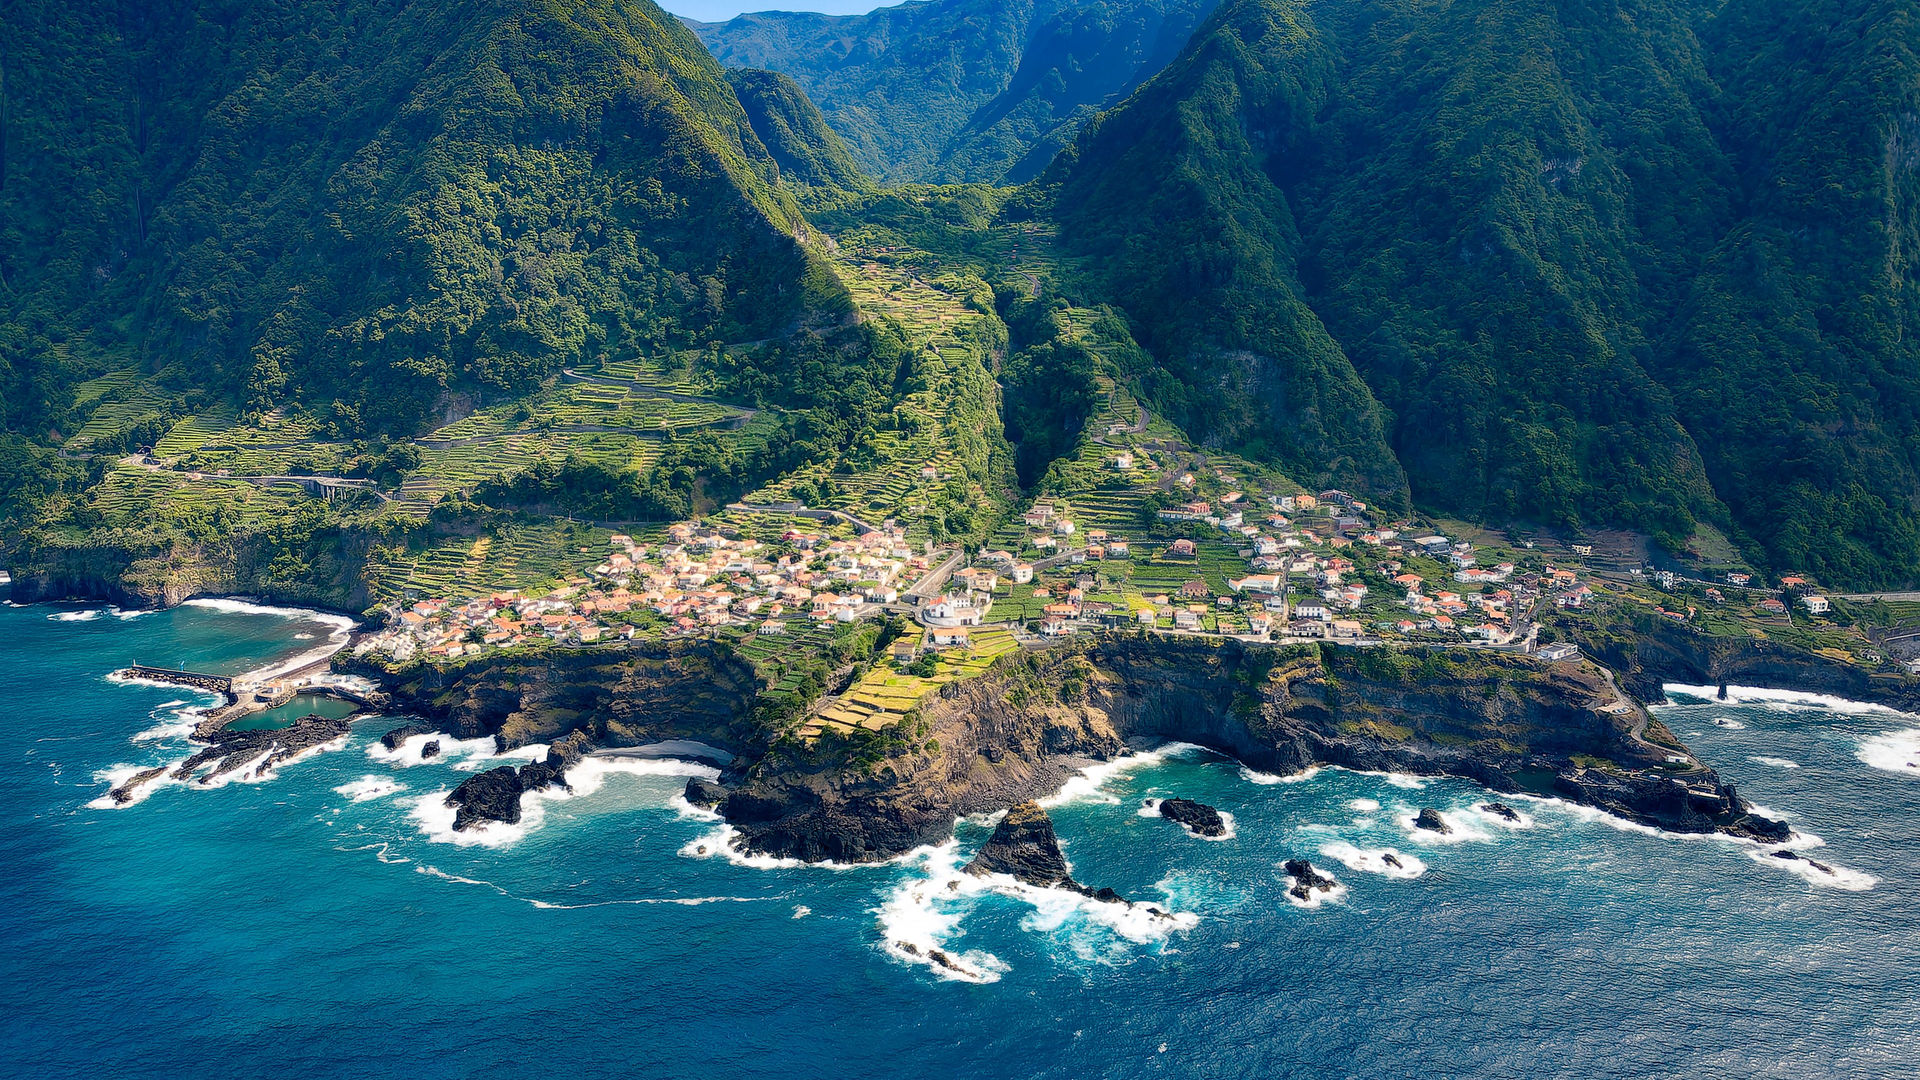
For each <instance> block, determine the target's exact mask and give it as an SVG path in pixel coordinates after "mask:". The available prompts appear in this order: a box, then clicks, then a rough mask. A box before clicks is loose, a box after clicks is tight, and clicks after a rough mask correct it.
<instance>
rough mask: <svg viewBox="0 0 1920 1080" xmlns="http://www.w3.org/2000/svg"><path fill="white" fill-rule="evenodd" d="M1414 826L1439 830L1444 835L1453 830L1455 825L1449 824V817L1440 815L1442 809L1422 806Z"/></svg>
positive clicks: (1432, 830)
mask: <svg viewBox="0 0 1920 1080" xmlns="http://www.w3.org/2000/svg"><path fill="white" fill-rule="evenodd" d="M1413 827H1414V828H1416V829H1426V830H1427V831H1428V832H1437V833H1439V834H1440V835H1442V836H1445V835H1447V834H1448V833H1451V832H1453V826H1451V825H1449V824H1447V819H1446V818H1443V817H1441V816H1440V811H1438V810H1435V809H1434V808H1433V807H1431V806H1423V807H1421V808H1420V816H1419V817H1416V818H1414V819H1413Z"/></svg>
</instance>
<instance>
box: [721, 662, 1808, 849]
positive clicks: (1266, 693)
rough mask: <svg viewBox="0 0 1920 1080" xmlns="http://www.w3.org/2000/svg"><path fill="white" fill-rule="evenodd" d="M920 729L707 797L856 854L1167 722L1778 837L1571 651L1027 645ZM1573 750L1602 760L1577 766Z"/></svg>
mask: <svg viewBox="0 0 1920 1080" xmlns="http://www.w3.org/2000/svg"><path fill="white" fill-rule="evenodd" d="M922 714H923V718H924V720H925V722H926V725H927V730H928V733H929V735H930V736H931V738H930V739H928V740H927V741H924V742H921V743H919V744H917V745H916V746H914V747H913V748H911V749H908V750H906V751H904V752H902V753H898V754H895V755H893V756H891V757H889V758H887V759H886V760H885V761H884V762H882V763H881V764H880V765H879V766H878V767H876V768H875V769H873V770H870V771H867V772H849V771H847V770H844V769H838V768H834V767H832V766H829V765H825V764H809V763H806V762H802V761H797V760H785V759H783V758H781V757H779V756H773V757H769V758H768V759H766V760H765V761H763V762H762V763H761V764H760V766H759V767H758V768H757V769H754V770H750V771H749V773H748V774H747V775H746V776H745V777H744V778H743V779H742V782H741V783H740V784H739V786H738V787H736V788H735V790H734V791H733V792H732V794H731V795H730V796H729V797H728V798H727V799H726V800H725V802H723V803H722V804H721V811H722V813H724V814H725V815H726V817H727V818H728V820H729V821H731V822H732V823H733V824H734V825H735V826H736V827H737V828H738V829H739V831H740V835H741V838H742V840H743V842H744V843H745V844H746V845H747V846H749V847H751V848H753V849H756V850H760V851H765V852H770V853H775V854H781V855H789V856H794V857H799V858H803V859H821V858H831V859H836V860H843V861H870V860H874V859H880V858H886V857H889V856H892V855H896V854H899V853H901V852H904V851H907V850H909V849H911V848H912V847H915V846H917V845H920V844H924V843H930V842H936V841H939V840H942V839H944V838H945V837H946V836H947V835H948V833H949V830H950V829H951V827H952V822H953V820H954V818H955V817H956V816H958V815H962V814H969V813H976V812H980V811H983V810H989V809H997V808H998V807H1002V806H1006V805H1008V804H1009V803H1012V802H1017V801H1019V800H1020V799H1024V798H1030V797H1032V796H1034V795H1037V794H1042V793H1045V792H1047V791H1050V790H1053V789H1054V788H1056V787H1057V786H1058V785H1059V783H1060V782H1061V781H1062V780H1063V779H1064V776H1065V766H1064V765H1062V764H1060V763H1058V762H1056V761H1052V760H1049V757H1050V756H1051V755H1059V754H1081V755H1087V756H1092V757H1101V758H1104V757H1109V756H1111V755H1113V754H1115V753H1117V752H1119V750H1120V749H1121V748H1122V747H1123V746H1124V745H1125V742H1126V740H1128V739H1130V738H1154V739H1177V740H1181V741H1186V742H1193V743H1198V744H1200V745H1202V746H1207V747H1211V748H1213V749H1216V750H1220V751H1222V752H1224V753H1228V754H1231V755H1233V756H1234V757H1236V758H1238V759H1239V760H1241V761H1243V762H1245V763H1247V764H1248V765H1250V766H1252V767H1253V768H1256V769H1262V770H1271V771H1278V772H1293V771H1297V770H1299V769H1303V768H1306V767H1309V766H1312V765H1316V764H1326V765H1340V766H1345V767H1349V768H1355V769H1379V770H1392V771H1401V772H1411V773H1420V774H1429V775H1433V774H1449V775H1457V776H1464V777H1468V778H1471V779H1474V780H1476V781H1478V782H1480V783H1483V784H1485V785H1487V786H1488V787H1491V788H1493V789H1494V790H1497V791H1508V792H1510V791H1517V790H1521V789H1523V788H1526V789H1531V790H1535V791H1537V792H1540V793H1542V794H1547V793H1552V794H1559V795H1562V796H1564V797H1567V798H1571V799H1574V800H1576V801H1580V802H1585V803H1589V804H1593V805H1599V806H1603V807H1605V808H1607V809H1608V810H1610V811H1612V812H1615V813H1618V814H1621V815H1623V816H1627V817H1630V818H1634V819H1636V820H1640V821H1643V822H1645V823H1648V824H1653V825H1658V826H1660V827H1664V828H1672V829H1677V830H1681V831H1690V832H1708V831H1715V830H1721V831H1729V832H1736V833H1740V834H1742V835H1751V836H1755V837H1756V838H1777V839H1784V838H1785V832H1784V827H1781V826H1778V825H1776V824H1775V823H1772V822H1768V821H1765V820H1764V819H1759V818H1753V817H1751V816H1750V815H1748V814H1747V812H1746V808H1745V804H1744V803H1742V802H1741V801H1740V800H1739V798H1738V797H1737V795H1735V793H1734V792H1733V791H1732V789H1731V788H1729V787H1727V786H1725V785H1724V784H1722V783H1721V782H1720V780H1719V778H1718V777H1717V776H1716V775H1715V774H1714V773H1713V772H1712V771H1711V770H1708V769H1705V768H1694V769H1689V770H1686V771H1685V772H1683V773H1682V774H1681V777H1680V778H1667V777H1663V776H1651V777H1644V778H1643V777H1641V776H1640V775H1639V774H1638V773H1637V772H1635V770H1641V769H1648V768H1652V767H1656V766H1660V765H1662V764H1663V763H1665V761H1666V758H1667V755H1668V754H1669V753H1671V752H1672V751H1671V750H1670V749H1668V748H1664V747H1661V746H1656V745H1653V744H1650V743H1648V742H1646V741H1644V740H1643V739H1642V738H1641V736H1640V734H1639V732H1640V731H1641V729H1642V728H1643V727H1644V726H1645V724H1646V723H1647V720H1648V718H1647V716H1646V714H1645V712H1644V710H1642V709H1640V707H1639V706H1637V705H1635V704H1633V703H1632V702H1630V701H1628V700H1626V699H1625V698H1624V697H1621V696H1619V695H1617V694H1616V693H1615V691H1614V690H1613V688H1612V686H1611V685H1610V684H1609V682H1608V679H1607V677H1606V675H1605V674H1604V673H1603V672H1601V671H1599V670H1598V669H1595V668H1593V667H1591V666H1587V665H1576V664H1553V665H1543V664H1538V663H1535V662H1532V661H1529V660H1525V659H1519V658H1513V657H1506V656H1500V655H1495V654H1474V655H1472V656H1459V655H1458V654H1456V655H1455V656H1453V657H1449V656H1447V655H1445V654H1441V653H1432V654H1425V655H1419V654H1410V653H1398V652H1393V651H1390V650H1385V649H1368V650H1342V649H1325V650H1323V649H1320V648H1317V647H1299V646H1294V647H1284V646H1283V647H1263V646H1246V645H1241V644H1239V643H1236V642H1226V643H1222V644H1220V645H1218V646H1215V645H1213V644H1211V643H1208V642H1202V641H1175V640H1168V639H1157V640H1152V641H1145V640H1110V641H1104V642H1099V643H1090V644H1086V645H1080V646H1069V647H1062V648H1057V649H1054V650H1050V651H1049V652H1047V653H1043V654H1026V655H1022V656H1019V657H1016V658H1013V659H1012V660H1009V661H1007V662H1004V663H1003V664H1002V665H1001V666H1000V667H998V668H996V669H995V670H994V671H993V672H991V673H989V674H988V675H987V676H986V677H984V678H981V679H979V680H976V681H974V682H971V683H967V684H963V685H961V686H960V687H958V688H956V689H954V690H953V692H951V693H950V694H945V695H942V696H940V697H938V698H936V699H934V700H933V701H931V702H929V703H928V704H926V705H924V706H923V708H922ZM1576 756H1578V758H1579V760H1581V761H1584V762H1587V763H1588V764H1598V763H1597V762H1594V761H1593V759H1603V760H1604V761H1605V762H1609V763H1612V764H1613V765H1614V766H1617V767H1618V768H1617V769H1613V768H1607V769H1602V768H1594V769H1588V768H1585V767H1583V766H1582V765H1580V764H1576Z"/></svg>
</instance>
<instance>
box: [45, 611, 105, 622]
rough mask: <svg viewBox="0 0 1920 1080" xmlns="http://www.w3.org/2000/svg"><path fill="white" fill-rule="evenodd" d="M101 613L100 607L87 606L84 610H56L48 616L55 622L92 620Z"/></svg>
mask: <svg viewBox="0 0 1920 1080" xmlns="http://www.w3.org/2000/svg"><path fill="white" fill-rule="evenodd" d="M101 613H102V609H100V608H87V609H86V610H84V611H56V612H54V613H53V614H51V615H49V616H47V618H48V619H49V620H51V621H53V622H92V621H93V620H95V619H97V618H99V617H100V615H101Z"/></svg>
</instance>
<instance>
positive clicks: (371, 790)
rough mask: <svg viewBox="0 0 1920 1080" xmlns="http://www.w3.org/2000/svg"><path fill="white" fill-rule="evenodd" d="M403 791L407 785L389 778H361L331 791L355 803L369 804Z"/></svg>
mask: <svg viewBox="0 0 1920 1080" xmlns="http://www.w3.org/2000/svg"><path fill="white" fill-rule="evenodd" d="M405 790H407V785H405V784H402V783H400V782H399V781H398V780H395V779H393V778H392V777H390V776H363V777H361V778H360V779H358V780H354V781H351V782H349V783H345V784H341V785H340V786H339V787H337V788H334V789H333V791H334V794H336V795H345V796H346V797H347V798H349V799H352V800H353V801H354V802H357V803H361V802H370V801H372V800H374V799H379V798H384V797H386V796H388V795H392V794H394V793H396V792H401V791H405Z"/></svg>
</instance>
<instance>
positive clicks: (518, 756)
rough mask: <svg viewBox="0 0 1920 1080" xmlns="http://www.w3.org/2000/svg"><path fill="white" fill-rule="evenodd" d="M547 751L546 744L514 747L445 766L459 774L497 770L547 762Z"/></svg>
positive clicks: (469, 757) (470, 757) (443, 746)
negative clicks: (504, 767) (505, 766)
mask: <svg viewBox="0 0 1920 1080" xmlns="http://www.w3.org/2000/svg"><path fill="white" fill-rule="evenodd" d="M487 741H488V742H489V743H491V742H492V741H493V740H491V739H489V740H487ZM444 748H445V745H444V744H442V749H443V750H444ZM547 749H548V747H547V744H546V743H528V744H527V745H525V746H516V747H514V748H513V749H511V750H502V751H500V752H499V753H497V754H496V753H488V754H486V755H485V756H481V755H478V754H475V755H470V756H468V757H465V758H462V759H461V760H459V761H450V762H448V763H447V764H448V765H449V766H450V767H452V768H455V769H458V770H460V771H461V772H480V771H482V770H484V769H493V768H498V767H499V766H501V765H506V764H508V763H510V762H515V761H545V760H547ZM569 776H571V771H569Z"/></svg>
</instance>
